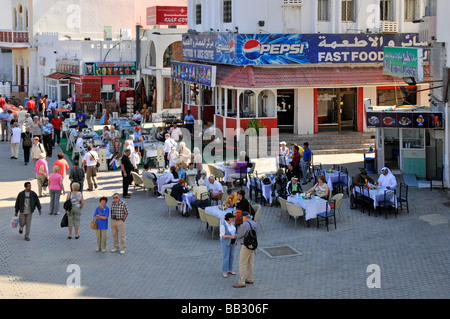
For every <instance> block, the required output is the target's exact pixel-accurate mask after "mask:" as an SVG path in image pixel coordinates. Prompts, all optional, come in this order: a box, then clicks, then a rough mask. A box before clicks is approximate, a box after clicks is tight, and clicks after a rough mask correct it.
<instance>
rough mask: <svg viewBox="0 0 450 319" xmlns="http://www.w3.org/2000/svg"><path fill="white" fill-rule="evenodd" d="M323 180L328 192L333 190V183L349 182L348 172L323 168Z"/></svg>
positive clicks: (348, 183)
mask: <svg viewBox="0 0 450 319" xmlns="http://www.w3.org/2000/svg"><path fill="white" fill-rule="evenodd" d="M325 180H326V182H327V185H328V188H329V189H330V192H333V183H346V184H347V185H350V184H351V180H350V177H349V176H348V174H347V173H343V172H339V171H333V172H331V171H329V170H325Z"/></svg>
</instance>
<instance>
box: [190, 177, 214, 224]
mask: <svg viewBox="0 0 450 319" xmlns="http://www.w3.org/2000/svg"><path fill="white" fill-rule="evenodd" d="M194 196H195V198H196V200H195V201H194V202H193V203H192V204H191V206H192V209H193V210H194V211H195V213H196V217H197V218H199V217H200V215H199V214H198V208H199V207H206V206H209V205H210V202H209V196H208V188H207V187H206V186H205V185H204V182H203V180H201V179H200V180H199V181H198V187H196V188H195V190H194Z"/></svg>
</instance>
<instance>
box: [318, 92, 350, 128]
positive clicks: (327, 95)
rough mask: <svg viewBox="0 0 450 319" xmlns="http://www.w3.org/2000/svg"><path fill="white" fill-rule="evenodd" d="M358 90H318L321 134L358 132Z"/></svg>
mask: <svg viewBox="0 0 450 319" xmlns="http://www.w3.org/2000/svg"><path fill="white" fill-rule="evenodd" d="M357 96H358V95H357V89H356V88H330V89H318V90H317V111H318V112H317V115H318V122H319V132H344V131H356V130H357V118H358V116H357V110H358V107H357V105H358V99H357Z"/></svg>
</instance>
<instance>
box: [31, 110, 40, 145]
mask: <svg viewBox="0 0 450 319" xmlns="http://www.w3.org/2000/svg"><path fill="white" fill-rule="evenodd" d="M41 127H42V123H41V122H39V116H37V115H35V116H34V117H33V124H31V134H33V137H39V142H42V129H41Z"/></svg>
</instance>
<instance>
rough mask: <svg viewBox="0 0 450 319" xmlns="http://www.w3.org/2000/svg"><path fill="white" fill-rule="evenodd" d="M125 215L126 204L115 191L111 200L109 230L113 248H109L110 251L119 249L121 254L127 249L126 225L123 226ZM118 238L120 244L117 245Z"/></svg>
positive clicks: (126, 213)
mask: <svg viewBox="0 0 450 319" xmlns="http://www.w3.org/2000/svg"><path fill="white" fill-rule="evenodd" d="M127 217H128V206H127V204H126V203H125V202H124V201H122V200H121V199H120V196H119V194H117V193H116V194H114V195H113V202H112V204H111V232H112V235H113V243H114V248H113V249H112V250H111V252H112V253H115V252H117V251H120V253H121V254H122V255H123V254H125V252H126V250H127V246H126V227H125V221H126V219H127ZM119 236H120V237H119ZM119 238H120V246H119ZM120 247H121V248H120Z"/></svg>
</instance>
